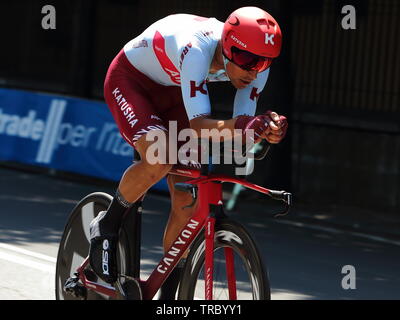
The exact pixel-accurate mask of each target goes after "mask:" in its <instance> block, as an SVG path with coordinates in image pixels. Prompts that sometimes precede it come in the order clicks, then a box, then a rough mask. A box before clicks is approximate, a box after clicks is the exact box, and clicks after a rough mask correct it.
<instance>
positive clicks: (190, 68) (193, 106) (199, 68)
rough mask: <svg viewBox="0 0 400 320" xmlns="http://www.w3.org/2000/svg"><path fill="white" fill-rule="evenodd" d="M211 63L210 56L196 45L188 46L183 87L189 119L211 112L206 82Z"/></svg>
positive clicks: (183, 62) (183, 67)
mask: <svg viewBox="0 0 400 320" xmlns="http://www.w3.org/2000/svg"><path fill="white" fill-rule="evenodd" d="M181 59H182V58H181ZM209 64H210V61H209V57H208V56H207V55H205V54H203V52H202V50H201V49H200V48H198V47H195V46H192V47H190V48H188V49H187V53H186V54H184V56H183V61H182V64H181V89H182V97H183V102H184V104H185V108H186V113H187V116H188V118H189V120H192V119H194V118H197V117H199V116H203V115H209V114H210V113H211V104H210V98H209V96H208V90H207V84H206V78H207V75H208V68H209Z"/></svg>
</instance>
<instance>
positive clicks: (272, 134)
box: [262, 111, 288, 144]
mask: <svg viewBox="0 0 400 320" xmlns="http://www.w3.org/2000/svg"><path fill="white" fill-rule="evenodd" d="M265 115H267V116H269V117H270V119H271V120H272V121H271V122H270V123H269V130H266V131H265V132H264V133H263V134H262V138H263V139H265V140H267V141H268V142H269V143H271V144H277V143H279V142H281V141H282V139H283V138H284V137H285V136H286V131H287V128H288V122H287V119H286V117H285V116H280V115H278V114H277V113H276V112H273V111H267V112H266V113H265Z"/></svg>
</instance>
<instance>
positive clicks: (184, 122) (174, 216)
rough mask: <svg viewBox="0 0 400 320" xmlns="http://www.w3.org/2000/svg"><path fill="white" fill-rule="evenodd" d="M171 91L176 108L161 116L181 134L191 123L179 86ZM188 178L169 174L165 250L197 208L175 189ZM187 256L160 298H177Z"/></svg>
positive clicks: (188, 196)
mask: <svg viewBox="0 0 400 320" xmlns="http://www.w3.org/2000/svg"><path fill="white" fill-rule="evenodd" d="M169 93H170V99H171V100H173V101H174V108H171V109H169V110H166V111H164V112H163V113H162V115H161V116H162V118H163V119H164V121H176V126H177V131H178V134H179V132H180V130H182V129H185V128H189V127H190V124H189V120H188V119H187V116H186V110H185V107H184V105H183V102H182V94H181V92H180V90H179V88H171V89H170V90H169ZM182 144H184V142H180V143H178V142H177V141H176V146H177V148H176V149H177V151H178V150H179V147H180V146H181V145H182ZM187 180H188V178H186V177H182V176H177V175H168V176H167V182H168V188H169V192H170V195H171V211H170V215H169V219H168V222H167V225H166V228H165V232H164V241H163V245H164V252H167V250H168V249H169V248H170V247H171V245H172V244H173V241H174V240H175V239H176V237H177V236H178V234H179V232H180V231H181V230H182V229H183V227H184V226H185V225H186V223H187V222H188V220H189V218H190V217H191V216H192V214H193V212H194V211H195V208H196V205H195V206H193V207H191V208H183V207H184V206H187V205H188V204H190V203H191V202H192V196H191V195H190V194H188V193H186V192H181V191H178V190H176V189H175V183H178V182H184V181H187ZM186 256H187V253H185V254H184V255H183V258H182V259H181V261H180V262H179V263H178V265H177V266H176V267H175V268H174V270H173V271H172V272H171V273H170V275H169V277H168V278H167V279H166V280H165V282H164V283H163V285H162V287H161V290H160V296H159V299H160V300H174V299H175V293H176V289H177V287H178V285H179V280H180V276H181V273H182V270H183V266H184V262H185V259H186Z"/></svg>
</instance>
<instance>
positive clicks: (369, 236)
mask: <svg viewBox="0 0 400 320" xmlns="http://www.w3.org/2000/svg"><path fill="white" fill-rule="evenodd" d="M274 222H277V223H281V224H287V225H291V226H294V227H300V228H308V229H313V230H318V231H325V232H331V233H337V234H346V235H352V236H356V237H360V238H365V239H368V240H374V241H378V242H383V243H388V244H393V245H396V246H400V241H396V240H391V239H387V238H384V237H380V236H375V235H372V234H367V233H361V232H355V231H346V230H339V229H335V228H331V227H323V226H318V225H313V224H308V223H303V222H297V221H288V220H274Z"/></svg>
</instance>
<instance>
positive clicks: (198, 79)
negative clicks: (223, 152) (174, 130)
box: [181, 46, 235, 138]
mask: <svg viewBox="0 0 400 320" xmlns="http://www.w3.org/2000/svg"><path fill="white" fill-rule="evenodd" d="M210 58H211V57H208V56H206V55H204V54H203V52H202V51H201V49H200V48H197V47H195V46H193V47H191V48H190V49H189V51H188V53H187V54H186V56H185V57H184V60H183V63H182V67H181V89H182V97H183V101H184V104H185V108H186V113H187V116H188V118H189V122H190V126H191V128H192V129H193V130H195V131H196V133H197V136H198V137H202V136H203V137H206V138H210V133H211V138H212V137H213V136H215V137H217V136H218V137H220V136H221V135H220V134H219V132H220V131H221V130H223V129H228V130H229V134H231V135H232V134H233V129H234V126H235V120H234V119H230V120H215V119H211V118H210V114H211V104H210V98H209V95H208V89H207V84H206V81H205V79H206V78H207V75H208V67H209V65H210V61H209V59H210ZM201 129H209V130H211V129H216V130H214V131H208V130H206V131H208V132H205V131H203V132H202V131H201ZM202 133H203V134H202Z"/></svg>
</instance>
